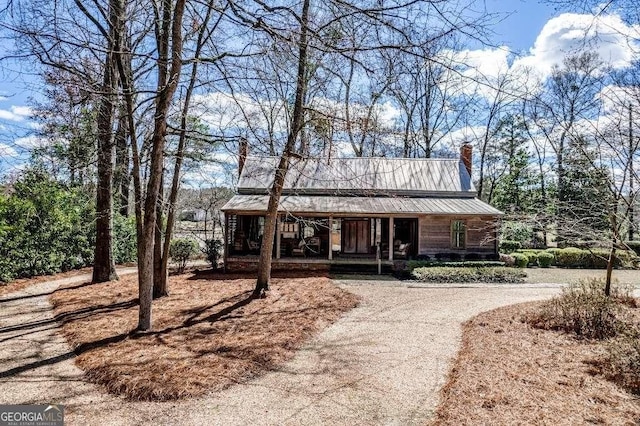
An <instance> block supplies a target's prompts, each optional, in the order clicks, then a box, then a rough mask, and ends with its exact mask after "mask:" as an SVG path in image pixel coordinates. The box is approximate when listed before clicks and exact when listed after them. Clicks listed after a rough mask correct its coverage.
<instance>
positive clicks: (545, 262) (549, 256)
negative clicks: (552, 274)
mask: <svg viewBox="0 0 640 426" xmlns="http://www.w3.org/2000/svg"><path fill="white" fill-rule="evenodd" d="M554 260H555V256H554V255H553V253H550V252H548V251H543V252H540V253H538V265H540V267H541V268H548V267H549V266H551V265H552V264H553V261H554Z"/></svg>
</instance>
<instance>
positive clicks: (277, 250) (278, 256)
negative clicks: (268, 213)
mask: <svg viewBox="0 0 640 426" xmlns="http://www.w3.org/2000/svg"><path fill="white" fill-rule="evenodd" d="M280 228H282V225H281V224H280V215H278V216H276V259H280V244H281V242H280V239H281V238H282V232H280Z"/></svg>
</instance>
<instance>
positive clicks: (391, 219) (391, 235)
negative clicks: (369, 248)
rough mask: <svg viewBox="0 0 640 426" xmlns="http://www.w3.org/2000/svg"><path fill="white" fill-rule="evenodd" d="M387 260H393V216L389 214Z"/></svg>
mask: <svg viewBox="0 0 640 426" xmlns="http://www.w3.org/2000/svg"><path fill="white" fill-rule="evenodd" d="M389 260H393V216H389Z"/></svg>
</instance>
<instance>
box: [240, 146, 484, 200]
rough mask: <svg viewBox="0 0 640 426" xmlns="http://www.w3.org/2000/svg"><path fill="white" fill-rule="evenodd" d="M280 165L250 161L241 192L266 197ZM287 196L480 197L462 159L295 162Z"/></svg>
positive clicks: (264, 160)
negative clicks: (477, 195) (265, 194)
mask: <svg viewBox="0 0 640 426" xmlns="http://www.w3.org/2000/svg"><path fill="white" fill-rule="evenodd" d="M278 161H279V158H277V157H251V156H250V157H248V158H247V160H246V162H245V164H244V168H243V170H242V173H241V176H240V179H239V181H238V192H239V193H240V194H264V193H266V192H267V188H270V187H271V185H272V183H273V178H274V175H275V170H276V167H277V164H278ZM283 194H322V195H412V196H426V195H436V196H437V195H447V196H451V195H456V196H466V197H475V195H476V190H475V187H474V186H473V183H472V181H471V177H470V176H469V173H468V172H467V169H466V168H465V167H464V165H463V164H462V163H461V162H460V160H458V159H431V158H421V159H417V158H379V157H358V158H333V159H330V160H328V159H327V158H320V159H301V158H292V159H291V162H290V168H289V171H288V172H287V176H286V179H285V184H284V188H283Z"/></svg>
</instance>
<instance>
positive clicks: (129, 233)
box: [113, 213, 138, 263]
mask: <svg viewBox="0 0 640 426" xmlns="http://www.w3.org/2000/svg"><path fill="white" fill-rule="evenodd" d="M137 240H138V239H137V236H136V218H135V217H134V216H131V217H125V216H122V215H120V214H119V213H115V214H114V216H113V258H114V260H115V262H116V263H128V262H135V261H136V260H137V250H138V248H137Z"/></svg>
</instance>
